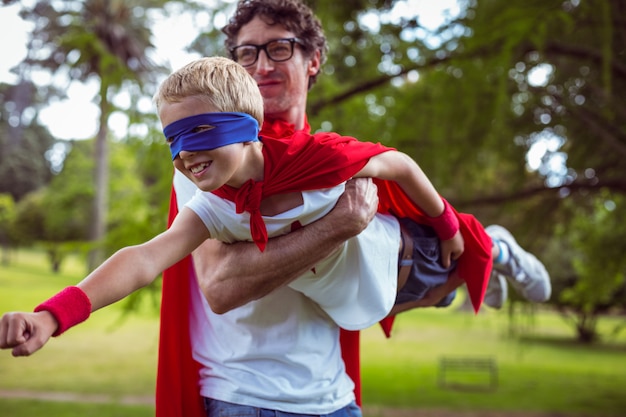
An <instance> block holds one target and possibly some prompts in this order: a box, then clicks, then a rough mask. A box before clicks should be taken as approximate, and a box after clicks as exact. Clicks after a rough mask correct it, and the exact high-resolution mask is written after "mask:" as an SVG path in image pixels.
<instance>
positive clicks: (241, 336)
mask: <svg viewBox="0 0 626 417" xmlns="http://www.w3.org/2000/svg"><path fill="white" fill-rule="evenodd" d="M224 32H225V33H226V35H227V41H226V46H227V47H228V49H229V50H230V51H231V53H232V55H233V58H234V59H235V60H236V61H239V62H240V63H241V64H242V65H244V67H246V69H247V70H248V72H249V73H250V74H251V75H252V76H253V77H254V79H255V80H256V81H257V84H258V86H259V88H260V90H261V94H262V96H263V100H264V106H265V119H266V120H267V121H272V120H279V121H283V122H284V125H285V129H288V130H289V129H291V130H302V129H305V130H306V129H309V127H308V123H307V119H306V113H305V110H306V100H307V93H308V89H309V88H310V87H311V85H312V84H313V83H314V82H315V79H316V77H317V75H318V73H319V71H320V68H321V66H322V64H323V62H324V60H325V51H326V40H325V38H324V35H323V32H322V28H321V25H320V23H319V21H318V20H317V19H316V18H315V16H314V15H313V13H312V11H311V10H310V9H309V8H308V7H306V6H304V5H303V4H301V3H300V2H298V1H295V0H287V1H285V0H282V1H276V0H270V1H265V0H264V1H259V0H252V1H249V0H248V1H242V2H240V3H239V4H238V7H237V11H236V12H235V15H234V17H233V18H232V19H231V22H230V23H229V24H228V25H227V26H226V27H225V28H224ZM285 50H287V51H288V52H289V54H287V55H285V54H283V52H284V51H285ZM276 56H280V57H281V58H280V60H276V59H273V58H272V57H276ZM285 56H288V58H286V59H285V58H284V57H285ZM193 192H194V189H193V188H192V187H189V184H188V183H185V181H184V180H183V179H182V178H181V177H180V176H178V175H177V176H176V178H175V194H174V195H173V197H177V198H178V202H177V204H176V200H175V199H173V201H174V204H173V207H176V206H179V207H182V205H183V204H184V203H185V202H186V201H187V200H188V198H189V197H190V196H191V195H192V194H193ZM373 194H376V189H375V187H374V186H373V185H372V184H371V183H370V182H357V183H352V184H350V185H349V187H348V189H347V195H345V196H344V198H343V199H342V200H340V202H339V204H338V207H337V208H336V209H335V210H334V211H333V212H331V213H330V214H329V215H327V216H326V217H325V218H323V219H321V220H319V221H317V222H315V223H314V224H312V225H309V226H306V227H304V228H302V229H299V230H296V231H295V232H293V233H290V234H288V235H285V236H283V237H279V238H275V239H270V242H269V243H268V246H267V248H266V250H265V252H264V253H262V254H261V253H260V252H259V251H258V249H257V248H256V246H255V245H254V244H252V243H238V244H235V245H224V244H221V243H219V242H216V241H208V242H206V243H205V244H204V245H203V246H202V247H201V248H200V249H198V250H197V251H196V252H195V253H194V255H193V264H194V266H195V271H198V274H197V275H198V282H199V286H198V285H197V284H196V280H195V277H194V276H193V273H192V274H190V273H189V272H190V270H191V269H192V268H191V261H190V260H187V261H186V262H183V263H181V264H180V265H178V266H177V267H175V268H174V269H173V270H172V271H170V272H169V273H166V274H165V278H164V289H163V304H162V332H161V352H160V355H159V361H160V362H159V376H158V383H157V415H159V416H172V415H185V416H187V415H196V414H197V413H198V412H199V411H198V409H197V405H198V404H199V402H198V401H196V397H197V385H198V384H197V381H198V375H200V380H201V382H200V392H201V395H202V396H203V397H205V404H206V406H207V407H208V415H213V413H217V410H220V409H226V410H230V411H237V412H241V413H243V414H241V415H257V414H255V413H257V412H260V413H261V415H262V413H263V411H261V410H263V409H265V410H280V411H283V412H288V413H294V414H296V415H311V414H316V415H319V414H329V415H333V416H343V415H345V416H348V415H359V414H360V412H359V410H358V407H356V405H355V400H356V402H359V400H360V398H359V374H358V371H359V364H358V333H354V332H352V333H347V332H343V333H342V346H341V350H342V351H343V360H344V362H345V364H346V365H345V366H346V368H347V373H348V374H350V376H351V378H352V380H353V381H354V383H355V384H356V386H355V387H354V388H355V392H354V394H353V393H352V392H351V390H352V385H351V382H350V381H349V380H348V379H347V375H346V371H345V370H344V369H343V365H342V364H341V363H339V362H338V361H337V358H338V356H337V355H338V354H339V352H338V351H339V343H338V335H339V330H338V329H337V328H336V325H334V323H330V322H329V321H328V318H327V317H326V316H325V315H324V314H323V313H321V312H320V311H319V309H318V308H316V307H315V306H314V305H312V304H311V302H310V300H306V299H303V298H302V297H301V295H299V294H297V293H296V292H295V291H292V290H290V289H288V288H286V287H285V286H284V285H285V284H286V283H288V282H290V281H291V280H292V279H294V278H295V277H297V276H298V275H299V274H300V273H302V272H303V271H306V270H309V269H310V268H312V267H314V265H315V264H316V263H317V262H318V261H319V260H321V259H323V258H324V257H325V256H327V255H328V254H330V253H331V252H332V251H333V250H334V249H335V248H336V247H337V246H338V245H339V244H341V243H343V242H344V241H345V240H347V239H348V238H350V237H352V236H354V235H356V234H358V233H359V232H360V231H361V230H363V228H364V227H365V225H366V224H367V222H368V221H369V220H370V219H371V217H372V216H373V210H375V206H376V205H377V202H376V201H375V199H376V197H375V196H374V195H373ZM361 204H363V206H362V207H360V205H361ZM172 214H173V215H175V212H174V213H172ZM181 277H183V278H182V281H184V282H186V283H187V284H188V286H189V287H188V288H185V287H183V286H181V285H180V284H181ZM443 295H445V294H438V295H437V296H436V297H433V298H432V300H429V301H431V302H432V304H435V303H436V302H438V301H439V298H440V297H441V296H443ZM173 321H176V325H175V326H174V325H172V324H173V323H172V322H173ZM186 321H188V322H186ZM190 330H191V338H189V333H190ZM387 330H389V328H387ZM303 332H304V334H302V333H303ZM313 334H315V335H316V336H315V338H313V337H312V335H313ZM231 336H233V337H231ZM222 339H224V340H222ZM238 344H243V345H244V346H243V347H242V346H240V345H238ZM235 345H236V346H235ZM192 351H193V356H194V359H195V361H194V362H190V361H189V356H190V352H192ZM215 351H218V352H219V354H221V355H222V356H221V357H222V358H232V359H229V361H228V363H218V362H216V361H215V358H213V356H214V355H213V352H215ZM229 355H232V356H229ZM174 356H177V358H178V361H180V362H178V361H172V359H173V357H174ZM216 356H219V355H216ZM320 357H324V358H326V359H328V358H330V360H325V361H324V363H320V362H319V358H320ZM316 358H317V360H318V362H316ZM172 382H174V384H173V385H174V386H175V387H174V388H172ZM185 383H187V384H189V385H188V386H187V387H185V386H184V384H185ZM176 388H178V389H176ZM187 395H189V397H186V396H187ZM246 413H250V414H246ZM215 415H217V414H215Z"/></svg>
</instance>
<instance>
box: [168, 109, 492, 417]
mask: <svg viewBox="0 0 626 417" xmlns="http://www.w3.org/2000/svg"><path fill="white" fill-rule="evenodd" d="M309 130H310V128H309V127H308V124H307V126H306V129H305V130H303V131H298V132H294V130H293V126H292V125H289V124H287V123H284V122H281V121H274V122H271V123H268V122H266V123H265V124H264V125H263V130H262V131H261V136H262V140H263V143H264V146H263V152H264V157H265V160H266V163H265V174H264V181H262V182H249V183H248V184H246V185H245V186H244V187H242V188H240V189H233V188H230V187H227V186H225V187H222V188H221V189H220V190H216V191H215V193H216V194H217V195H219V196H221V197H224V198H228V199H230V200H232V201H234V202H235V203H236V205H237V211H238V212H242V211H244V210H245V211H249V212H250V213H251V234H252V238H253V240H254V241H255V242H256V243H257V245H259V247H260V248H261V249H263V248H264V246H265V243H266V242H267V233H266V232H265V225H264V224H263V221H262V219H260V212H258V206H259V204H260V201H261V199H262V198H264V197H267V196H269V195H272V194H278V193H287V192H292V191H305V190H312V189H320V188H328V187H332V186H334V185H337V184H339V183H341V182H344V181H346V180H347V179H349V178H351V177H352V176H353V175H354V174H356V173H357V172H358V171H360V170H361V169H362V168H363V166H365V164H366V163H367V161H368V160H369V158H370V157H372V156H373V155H376V154H379V153H381V152H386V151H388V150H390V149H391V148H387V147H385V146H382V145H380V144H372V143H368V142H359V141H357V140H356V139H354V138H350V137H342V136H339V135H336V134H334V133H318V134H315V135H310V134H309ZM338 150H340V151H338ZM376 185H377V186H378V195H379V201H380V204H379V212H382V213H391V214H393V215H395V216H396V217H410V218H412V219H413V220H415V221H417V222H418V223H423V224H428V223H429V218H428V217H427V216H426V215H424V214H423V213H422V212H421V211H420V210H419V209H418V208H417V207H416V206H415V205H414V204H413V203H412V202H411V200H410V199H409V198H408V196H407V195H406V194H405V193H404V191H403V190H402V189H401V188H400V186H398V185H397V184H396V183H394V182H390V181H382V180H376ZM177 213H178V209H177V204H176V195H175V191H174V189H173V188H172V192H171V197H170V213H169V218H168V226H169V225H170V224H171V222H172V221H173V220H174V218H175V217H176V214H177ZM457 214H458V216H459V222H460V227H461V233H462V234H463V238H464V240H465V252H464V253H463V256H461V258H460V259H459V262H458V271H459V275H460V276H461V277H463V278H464V280H465V282H466V285H467V290H468V294H469V296H470V299H471V301H472V305H473V306H474V310H475V311H478V308H479V307H480V305H481V303H482V299H483V297H484V293H485V290H486V287H487V280H488V278H489V272H490V268H491V239H490V238H489V237H488V236H487V234H486V233H485V231H484V228H483V227H482V225H481V224H480V223H479V222H478V221H477V220H476V219H475V218H474V217H473V216H471V215H468V214H463V213H457ZM259 219H260V223H259ZM191 268H192V262H191V257H187V258H185V259H184V260H182V261H180V262H179V263H177V264H176V265H174V266H172V267H171V268H169V269H168V270H166V271H164V273H163V290H162V302H161V330H160V342H159V359H158V372H157V387H156V415H157V417H179V416H183V417H202V416H204V410H203V406H202V400H201V397H200V395H199V389H198V372H199V368H200V365H199V364H198V363H197V362H196V361H194V360H193V358H192V356H191V341H190V337H189V310H190V305H189V303H190V297H189V294H190V278H189V277H190V269H191ZM392 325H393V317H388V318H386V319H384V320H383V321H381V326H382V328H383V331H384V332H385V334H386V335H387V337H389V336H390V335H391V328H392ZM359 342H360V339H359V332H358V331H352V332H351V331H346V330H343V329H342V330H341V334H340V343H341V349H342V356H343V360H344V362H345V365H346V371H347V373H348V375H349V376H350V377H351V378H352V380H353V381H354V383H355V395H356V398H357V403H358V404H359V405H360V404H361V377H360V361H359V359H360V357H359Z"/></svg>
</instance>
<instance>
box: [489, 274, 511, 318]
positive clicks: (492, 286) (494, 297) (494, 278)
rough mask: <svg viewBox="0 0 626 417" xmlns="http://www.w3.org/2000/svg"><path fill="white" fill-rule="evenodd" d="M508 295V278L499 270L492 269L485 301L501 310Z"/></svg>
mask: <svg viewBox="0 0 626 417" xmlns="http://www.w3.org/2000/svg"><path fill="white" fill-rule="evenodd" d="M508 297H509V290H508V285H507V283H506V279H505V278H504V276H503V275H501V274H500V273H499V272H497V271H495V270H493V269H492V270H491V276H489V282H488V283H487V290H486V291H485V298H484V299H483V303H485V304H487V305H488V306H489V307H491V308H496V309H498V310H499V309H501V308H502V305H503V304H504V302H505V301H506V299H507V298H508Z"/></svg>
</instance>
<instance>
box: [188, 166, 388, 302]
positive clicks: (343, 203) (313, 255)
mask: <svg viewBox="0 0 626 417" xmlns="http://www.w3.org/2000/svg"><path fill="white" fill-rule="evenodd" d="M377 207H378V194H377V189H376V186H375V185H374V183H373V182H372V181H371V179H366V178H360V179H356V180H351V181H349V182H348V183H347V184H346V191H345V192H344V194H343V195H342V197H341V198H340V199H339V201H338V202H337V205H336V206H335V208H334V209H333V210H332V211H331V212H330V213H328V214H327V215H326V216H325V217H323V218H321V219H319V220H318V221H316V222H314V223H311V224H309V225H307V226H305V227H303V228H300V229H298V230H296V231H294V232H292V233H288V234H286V235H284V236H280V237H276V238H272V239H270V240H269V242H268V245H267V247H266V249H265V251H264V252H261V251H259V248H258V247H257V246H256V244H254V243H250V242H238V243H234V244H225V243H221V242H219V241H217V240H215V239H212V240H208V241H206V242H205V243H204V244H203V245H202V246H200V247H199V248H198V249H196V251H194V254H193V259H194V265H195V268H196V273H197V275H198V283H199V285H200V288H201V289H202V292H203V294H204V296H205V297H206V299H207V301H208V303H209V305H210V306H211V309H212V310H213V311H215V312H216V313H218V314H222V313H225V312H227V311H229V310H232V309H233V308H236V307H240V306H242V305H244V304H246V303H248V302H250V301H252V300H256V299H259V298H261V297H263V296H265V295H267V294H269V293H270V292H271V291H273V290H274V289H276V288H278V287H281V286H283V285H286V284H288V283H289V282H291V281H293V280H294V279H295V278H297V277H298V276H299V275H301V274H302V273H304V272H305V271H307V270H309V269H311V268H313V267H314V266H315V264H316V263H318V262H319V261H321V260H322V259H324V258H326V257H327V256H328V255H330V254H331V253H332V252H333V251H334V250H336V249H337V248H338V247H339V246H340V245H341V244H343V243H344V242H345V241H346V240H348V239H350V238H351V237H353V236H356V235H358V234H359V233H360V232H361V231H363V229H365V228H366V227H367V225H368V224H369V222H370V221H371V220H372V219H373V218H374V215H375V213H376V209H377Z"/></svg>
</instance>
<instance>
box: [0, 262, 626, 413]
mask: <svg viewBox="0 0 626 417" xmlns="http://www.w3.org/2000/svg"><path fill="white" fill-rule="evenodd" d="M83 272H84V271H83V265H82V263H81V262H80V261H79V260H77V259H70V260H69V261H68V262H67V263H66V264H64V266H63V269H62V271H61V273H60V274H56V275H55V274H51V273H49V272H48V271H47V263H46V261H45V257H43V255H42V254H41V253H39V252H36V251H20V252H19V253H17V254H14V255H13V257H12V264H11V265H10V266H9V267H5V266H0V312H4V311H11V310H31V309H32V308H33V306H34V305H36V304H37V303H38V302H40V301H41V300H43V299H45V298H47V297H49V296H50V295H52V294H54V293H55V292H56V291H58V290H59V289H61V288H63V287H65V286H66V285H70V284H74V283H76V282H77V281H78V280H79V279H81V278H82V274H83ZM459 301H461V300H459ZM147 304H148V303H146V305H144V306H143V308H142V309H141V311H140V312H139V313H138V314H135V315H132V316H131V317H129V318H128V319H126V320H123V321H122V322H120V318H121V317H122V309H121V308H120V306H118V305H116V306H111V307H108V308H106V309H104V310H101V311H98V312H96V313H95V314H94V315H93V316H92V317H91V318H90V319H89V320H88V321H87V322H86V323H84V324H82V325H80V326H78V327H76V328H75V329H72V330H70V331H69V332H68V333H66V334H64V335H63V336H61V337H59V338H55V339H53V340H52V341H51V342H50V343H49V344H48V345H47V346H46V347H45V348H44V349H42V350H41V351H40V352H37V353H36V354H35V355H33V356H32V357H29V358H13V357H11V355H10V353H9V352H0V391H12V392H18V391H35V392H72V393H79V394H81V395H88V394H106V395H107V396H110V397H111V398H113V400H114V402H115V401H116V400H118V403H113V404H85V403H79V402H74V403H72V402H65V403H64V402H54V401H33V400H30V399H19V398H11V399H2V398H0V410H1V413H0V414H1V415H2V416H3V417H14V416H15V417H17V416H19V417H24V416H37V415H47V416H52V417H55V416H64V417H66V416H75V415H76V416H78V415H81V416H94V417H105V416H106V417H109V416H110V417H113V416H132V417H140V416H141V417H143V416H148V415H153V414H154V408H153V407H152V406H150V405H145V406H138V405H126V404H122V403H121V400H122V397H124V396H142V397H148V398H150V397H151V396H153V395H154V383H155V371H156V358H157V345H158V315H157V313H156V312H155V311H154V310H153V309H151V308H150V307H149V306H148V305H147ZM620 321H623V318H619V317H607V318H604V319H603V320H602V321H601V325H602V326H603V327H605V328H607V329H608V328H611V326H613V325H615V324H616V323H619V322H620ZM573 339H574V334H573V331H572V329H570V328H569V327H567V326H566V325H565V324H564V322H563V320H562V319H561V318H560V317H558V316H557V315H556V314H554V313H553V312H551V311H549V310H537V311H536V312H535V314H534V315H532V316H523V317H522V319H519V318H518V319H517V322H516V324H515V326H514V327H513V332H512V331H511V326H510V322H509V319H508V314H507V312H506V311H494V310H489V309H487V308H485V309H483V311H481V313H480V314H478V315H473V314H468V313H461V312H459V311H458V310H457V309H456V308H455V307H454V306H453V307H452V308H448V309H424V310H414V311H411V312H408V313H403V314H401V315H400V316H398V317H397V319H396V323H395V326H394V332H393V336H392V337H391V339H386V338H385V337H384V335H383V333H382V331H381V330H380V329H379V328H378V326H375V327H373V328H371V329H368V330H366V331H364V332H363V334H362V341H361V348H362V349H361V350H362V359H361V361H362V379H363V398H364V403H365V408H366V411H367V410H378V409H379V408H381V407H383V408H385V407H396V408H406V409H418V408H419V409H428V410H433V409H447V410H452V411H454V410H459V411H461V410H462V411H464V412H468V411H475V412H480V411H496V410H499V411H503V412H507V411H511V412H513V411H514V412H517V413H522V415H523V413H524V412H526V413H532V412H542V413H545V414H546V415H547V414H551V415H559V416H578V415H585V416H594V417H599V416H603V417H618V416H624V415H626V396H625V395H624V387H626V335H623V334H622V335H618V336H616V337H614V338H613V339H611V340H608V341H605V342H604V343H602V344H597V345H592V346H585V345H580V344H577V343H575V342H574V340H573ZM443 357H452V358H459V357H481V358H484V357H489V358H493V360H494V361H495V362H496V364H497V369H498V384H497V387H496V388H495V389H494V390H488V389H484V388H485V384H484V381H486V374H476V375H474V377H476V378H477V380H478V382H479V383H478V384H476V386H470V387H466V389H450V388H446V387H442V386H440V385H439V384H438V378H439V376H440V366H439V361H440V360H441V359H442V358H443ZM449 376H450V377H452V375H449ZM454 377H455V378H456V377H458V376H457V375H456V374H455V375H454ZM481 378H482V379H481ZM518 415H520V414H518ZM368 417H377V414H376V411H371V412H370V415H369V416H368Z"/></svg>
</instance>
